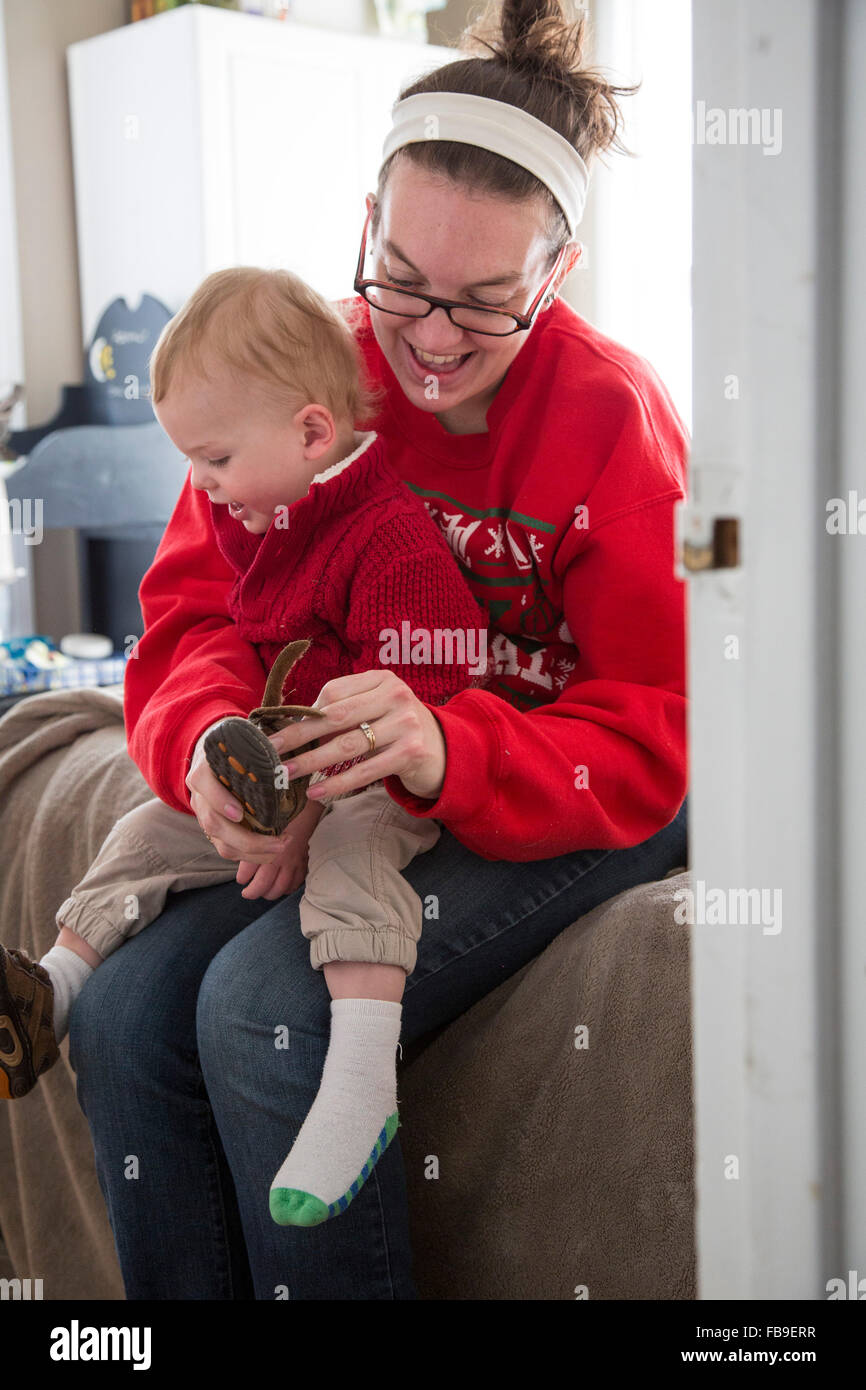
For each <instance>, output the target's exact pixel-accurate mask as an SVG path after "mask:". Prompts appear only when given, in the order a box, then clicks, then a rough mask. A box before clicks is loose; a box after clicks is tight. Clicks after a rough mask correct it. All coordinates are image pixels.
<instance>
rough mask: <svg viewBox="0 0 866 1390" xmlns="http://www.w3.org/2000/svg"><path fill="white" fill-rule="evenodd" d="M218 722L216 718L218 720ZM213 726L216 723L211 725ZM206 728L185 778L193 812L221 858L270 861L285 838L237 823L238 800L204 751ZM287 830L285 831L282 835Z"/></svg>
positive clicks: (276, 855)
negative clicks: (213, 770)
mask: <svg viewBox="0 0 866 1390" xmlns="http://www.w3.org/2000/svg"><path fill="white" fill-rule="evenodd" d="M217 722H218V723H219V721H217ZM211 728H216V725H215V724H213V725H211ZM209 733H210V729H205V731H204V733H203V734H202V736H201V738H200V739H199V741H198V743H197V744H196V746H195V750H194V752H193V755H192V759H191V760H190V768H189V772H188V773H187V777H186V785H187V787H188V788H189V803H190V806H191V808H192V812H193V815H194V816H195V818H196V820H197V821H198V823H199V825H200V826H201V828H202V830H203V831H204V833H205V835H207V837H208V839H209V840H210V842H211V844H212V845H213V847H214V849H215V850H216V851H217V853H218V854H221V855H222V857H223V859H239V860H242V861H243V862H245V863H247V864H272V863H273V862H274V860H275V858H276V857H278V856H279V855H280V854H281V853H282V851H283V850H284V848H285V843H286V840H285V838H283V839H280V840H278V839H274V838H272V837H271V836H269V835H259V834H258V833H257V832H256V831H255V830H250V829H249V828H248V827H247V826H245V825H239V824H238V822H239V821H240V820H241V819H242V817H243V810H242V809H241V805H240V803H239V802H238V801H237V800H236V799H235V797H233V796H232V795H231V793H230V792H227V791H226V789H225V787H224V786H223V785H222V783H221V782H220V781H219V780H218V778H216V777H215V776H214V774H213V773H212V772H211V770H210V767H209V765H208V761H207V758H206V757H205V752H204V740H205V738H206V736H207V734H209ZM287 835H288V831H285V832H284V836H287Z"/></svg>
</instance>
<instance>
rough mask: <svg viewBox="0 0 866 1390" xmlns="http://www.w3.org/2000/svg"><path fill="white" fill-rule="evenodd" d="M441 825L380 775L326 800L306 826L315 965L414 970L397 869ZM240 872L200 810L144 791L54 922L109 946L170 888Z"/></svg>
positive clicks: (146, 917) (412, 896)
mask: <svg viewBox="0 0 866 1390" xmlns="http://www.w3.org/2000/svg"><path fill="white" fill-rule="evenodd" d="M440 834H441V828H440V826H439V824H438V822H436V821H434V820H421V819H419V818H418V817H416V816H410V815H409V813H408V811H405V810H404V809H403V807H402V806H398V805H397V803H396V801H393V800H392V799H391V797H390V796H389V795H388V793H387V792H386V790H385V788H384V785H383V784H382V783H381V782H377V783H375V784H374V785H373V786H371V787H365V788H363V790H362V791H360V792H358V793H356V794H355V795H354V796H348V797H345V798H343V799H342V800H335V801H332V802H331V803H329V804H328V805H327V807H326V810H325V813H324V815H323V816H322V818H321V820H320V821H319V823H318V825H317V826H316V829H315V830H314V831H313V834H312V835H311V836H310V845H309V867H308V870H307V879H306V883H305V885H304V895H303V897H302V899H301V903H300V915H301V931H302V932H303V934H304V936H305V937H307V938H308V940H309V941H310V961H311V964H312V965H313V967H314V969H316V970H320V969H321V968H322V966H323V965H327V964H328V963H329V962H330V961H335V960H354V961H366V962H370V963H377V964H381V965H400V966H402V967H403V969H404V970H405V971H406V974H407V975H411V973H412V971H413V970H414V969H415V964H416V961H417V956H418V945H417V943H418V940H419V938H420V936H421V915H422V906H421V900H420V898H419V897H418V895H417V893H416V892H415V890H414V888H412V887H411V886H410V884H409V883H408V881H407V880H406V879H405V878H404V877H403V875H402V873H401V872H400V870H401V869H403V868H405V867H406V865H407V864H409V863H410V862H411V861H412V859H414V857H415V855H416V854H423V853H424V852H425V851H426V850H428V849H432V848H433V846H434V845H435V844H436V842H437V840H438V839H439V836H440ZM236 873H237V864H236V863H235V862H233V861H232V860H228V859H222V858H220V856H219V854H217V852H216V850H215V849H214V848H213V846H212V845H211V844H210V842H209V841H208V840H207V839H206V837H205V835H204V832H203V831H202V829H201V827H200V825H199V823H198V821H197V820H196V819H195V817H194V816H192V815H184V814H183V812H181V811H175V810H173V809H172V807H170V806H166V805H165V804H164V803H163V802H162V801H158V800H156V799H154V800H153V801H146V802H144V803H143V805H141V806H137V807H136V809H135V810H134V811H130V812H129V814H128V815H126V816H124V817H123V819H122V820H119V821H118V823H117V825H116V826H115V827H114V829H113V830H112V831H111V833H110V835H109V836H108V837H107V839H106V841H105V843H104V844H103V846H102V849H101V850H100V851H99V854H98V856H97V858H96V859H95V860H94V862H93V864H92V865H91V867H90V868H89V869H88V871H87V873H86V874H85V876H84V878H83V879H82V880H81V882H80V883H79V884H78V886H77V887H76V888H74V889H73V890H72V893H71V894H70V896H69V897H68V898H67V899H66V901H65V902H64V903H63V904H62V906H61V907H60V909H59V911H58V912H57V919H56V920H57V924H58V927H60V926H61V925H62V926H66V927H69V928H70V930H72V931H74V932H77V934H78V935H79V936H81V937H83V938H84V940H85V941H87V942H88V943H89V944H90V945H91V946H92V947H93V949H94V950H95V951H97V952H98V953H99V955H101V956H103V957H104V956H108V955H110V954H111V953H112V951H116V950H117V948H118V946H121V945H122V944H123V942H124V941H125V940H126V939H127V937H130V936H135V935H136V933H137V932H140V931H141V930H142V929H143V928H144V927H146V926H148V925H149V924H150V923H151V922H153V921H154V920H155V919H156V918H157V917H158V916H159V915H160V913H161V912H162V910H163V908H164V906H165V900H166V896H167V894H168V893H169V892H175V893H179V892H182V891H184V890H185V889H188V888H207V887H210V886H211V885H213V884H216V883H227V882H229V881H230V880H231V879H234V877H235V875H236Z"/></svg>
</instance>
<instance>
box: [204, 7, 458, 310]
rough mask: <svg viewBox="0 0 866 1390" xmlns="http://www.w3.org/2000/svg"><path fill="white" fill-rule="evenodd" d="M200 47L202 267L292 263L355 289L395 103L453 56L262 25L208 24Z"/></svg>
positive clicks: (320, 280) (335, 290) (338, 286)
mask: <svg viewBox="0 0 866 1390" xmlns="http://www.w3.org/2000/svg"><path fill="white" fill-rule="evenodd" d="M204 17H205V16H204V14H202V16H201V18H202V19H203V18H204ZM225 18H227V17H226V16H223V19H225ZM201 45H202V46H201V68H200V71H201V74H202V113H203V122H204V132H205V133H204V138H203V142H202V145H203V150H204V161H205V179H204V189H205V218H204V226H205V262H206V267H205V268H206V271H211V270H216V269H218V268H220V267H222V266H226V265H239V264H240V265H265V266H285V267H286V268H288V269H290V270H294V271H295V272H296V273H297V274H298V275H300V276H302V277H303V278H304V279H305V280H308V281H309V282H310V283H311V284H312V285H313V286H314V287H315V288H316V289H317V290H319V291H320V292H321V293H322V294H325V295H326V296H328V297H329V298H337V297H339V296H342V295H347V294H351V292H352V276H353V274H354V270H355V262H356V259H357V253H358V243H359V240H360V234H361V227H362V225H363V221H364V195H365V193H367V191H368V190H371V189H375V186H376V175H377V173H378V169H379V163H380V160H381V151H382V141H383V139H384V137H385V134H386V132H387V130H388V129H389V126H390V111H391V106H392V105H393V103H394V101H395V100H396V99H397V97H398V96H399V91H400V87H401V85H406V84H407V83H408V82H409V81H410V80H411V79H412V78H413V77H415V76H416V75H417V74H418V73H420V72H423V71H425V70H429V69H430V68H433V67H435V66H437V65H438V64H439V63H442V62H443V61H450V60H451V59H452V58H453V54H452V52H451V51H450V50H449V49H441V48H435V47H433V46H432V45H415V44H403V43H393V42H389V41H387V40H384V39H371V38H366V37H360V36H356V35H344V34H334V33H332V32H326V31H322V30H316V29H307V28H304V27H302V26H295V25H291V24H287V25H284V26H279V28H277V27H276V26H274V27H273V28H271V27H267V28H266V26H265V25H264V23H260V24H259V25H258V26H257V25H255V24H253V25H252V26H249V25H244V26H243V33H241V32H240V26H237V25H231V24H225V23H223V24H220V25H214V24H205V25H202V27H201Z"/></svg>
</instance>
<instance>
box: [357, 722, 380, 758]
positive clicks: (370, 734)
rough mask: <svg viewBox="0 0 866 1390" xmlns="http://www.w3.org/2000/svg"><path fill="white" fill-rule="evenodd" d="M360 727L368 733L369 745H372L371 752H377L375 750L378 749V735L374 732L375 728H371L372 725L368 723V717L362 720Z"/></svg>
mask: <svg viewBox="0 0 866 1390" xmlns="http://www.w3.org/2000/svg"><path fill="white" fill-rule="evenodd" d="M358 728H359V729H361V730H362V731H363V732H364V733H365V734H366V736H367V742H368V743H369V745H370V752H371V753H375V751H376V735H375V734H374V733H373V730H372V729H371V728H370V725H369V724H368V723H367V721H366V719H363V720H362V721H361V723H360V724H359V725H358ZM368 756H369V755H368Z"/></svg>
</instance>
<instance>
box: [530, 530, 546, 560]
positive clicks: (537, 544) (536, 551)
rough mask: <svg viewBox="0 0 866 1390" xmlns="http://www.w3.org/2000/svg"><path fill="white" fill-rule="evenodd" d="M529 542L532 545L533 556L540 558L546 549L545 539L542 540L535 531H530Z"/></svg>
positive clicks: (536, 558)
mask: <svg viewBox="0 0 866 1390" xmlns="http://www.w3.org/2000/svg"><path fill="white" fill-rule="evenodd" d="M529 544H530V545H531V546H532V558H533V559H534V560H538V559H539V558H540V556H541V552H542V550H543V549H544V541H540V540H539V539H538V537H537V536H536V534H535V532H534V531H530V533H529Z"/></svg>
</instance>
